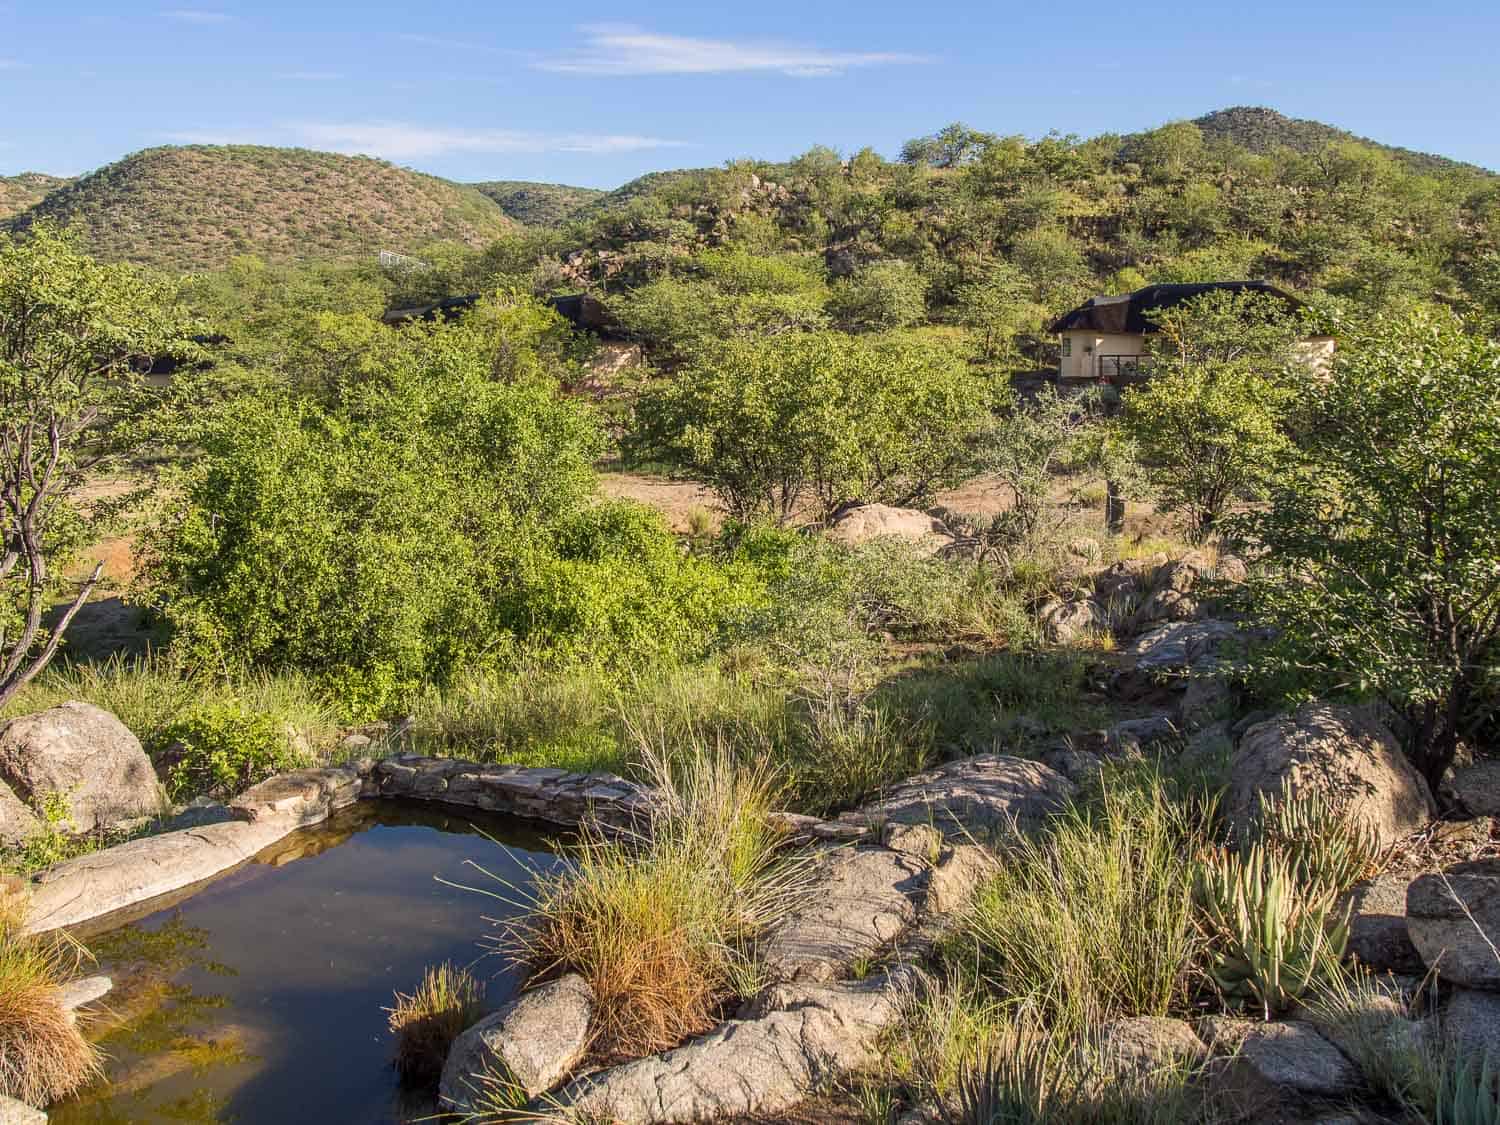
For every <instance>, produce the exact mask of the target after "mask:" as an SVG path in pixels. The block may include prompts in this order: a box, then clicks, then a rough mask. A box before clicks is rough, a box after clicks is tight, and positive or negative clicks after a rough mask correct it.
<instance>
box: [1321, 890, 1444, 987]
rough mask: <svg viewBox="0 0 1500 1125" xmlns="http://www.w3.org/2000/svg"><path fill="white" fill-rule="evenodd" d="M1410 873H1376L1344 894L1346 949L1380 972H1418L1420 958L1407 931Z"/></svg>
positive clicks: (1342, 904)
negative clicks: (1407, 897)
mask: <svg viewBox="0 0 1500 1125" xmlns="http://www.w3.org/2000/svg"><path fill="white" fill-rule="evenodd" d="M1410 885H1411V876H1410V875H1401V874H1399V873H1391V874H1387V875H1378V876H1376V877H1375V878H1374V879H1371V880H1369V881H1368V882H1364V883H1360V884H1359V885H1358V886H1356V887H1354V888H1352V889H1351V890H1350V891H1349V892H1348V894H1346V895H1345V896H1344V898H1343V900H1342V902H1341V903H1340V908H1341V909H1342V908H1346V907H1347V908H1348V910H1349V945H1348V953H1349V955H1350V956H1352V957H1354V958H1356V959H1357V960H1358V961H1359V962H1360V964H1362V965H1365V966H1367V967H1369V968H1371V969H1375V970H1377V971H1379V972H1393V973H1420V972H1422V968H1423V966H1422V958H1421V955H1420V954H1418V953H1417V947H1416V946H1414V945H1413V944H1412V942H1411V937H1410V935H1409V934H1408V933H1407V931H1406V890H1407V887H1408V886H1410Z"/></svg>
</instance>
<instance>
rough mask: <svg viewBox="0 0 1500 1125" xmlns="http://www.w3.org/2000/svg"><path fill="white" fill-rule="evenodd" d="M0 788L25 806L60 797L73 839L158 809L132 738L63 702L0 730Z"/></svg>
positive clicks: (115, 722) (82, 706)
mask: <svg viewBox="0 0 1500 1125" xmlns="http://www.w3.org/2000/svg"><path fill="white" fill-rule="evenodd" d="M0 781H3V782H5V784H7V785H9V786H10V788H11V789H12V790H13V791H14V793H15V795H16V796H17V797H19V798H21V800H23V801H26V802H28V803H30V804H31V805H32V806H33V807H37V808H39V807H41V805H42V803H43V802H44V801H46V800H47V799H48V798H49V797H50V796H52V795H53V794H56V795H57V796H59V797H61V798H62V799H63V800H65V801H66V802H67V806H68V813H69V826H70V827H71V828H72V829H73V830H75V831H78V832H88V831H90V830H92V829H94V828H99V827H107V826H109V825H111V824H114V823H116V822H118V821H122V820H132V819H135V818H138V817H143V816H151V815H152V814H154V813H156V812H158V811H160V808H161V799H160V795H159V793H158V789H157V782H156V771H155V770H154V769H153V768H152V766H151V759H149V758H147V757H146V752H145V751H144V750H142V749H141V743H140V739H138V738H136V736H135V735H133V734H131V733H130V731H129V730H128V729H127V728H126V726H125V724H124V723H122V722H120V720H119V719H117V718H115V717H114V716H113V715H111V714H110V713H109V712H108V711H104V710H101V709H100V708H98V707H95V706H93V705H92V704H90V703H78V702H76V701H69V702H67V703H63V704H61V705H59V706H57V707H53V708H50V709H48V710H46V711H39V712H37V713H36V714H34V715H22V716H20V717H19V718H15V719H11V720H10V721H9V722H7V723H4V724H3V725H0Z"/></svg>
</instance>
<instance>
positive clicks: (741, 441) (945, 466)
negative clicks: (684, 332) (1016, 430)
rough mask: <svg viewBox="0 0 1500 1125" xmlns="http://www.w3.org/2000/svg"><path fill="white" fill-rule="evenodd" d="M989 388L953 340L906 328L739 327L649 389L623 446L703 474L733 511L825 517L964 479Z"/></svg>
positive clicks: (917, 498)
mask: <svg viewBox="0 0 1500 1125" xmlns="http://www.w3.org/2000/svg"><path fill="white" fill-rule="evenodd" d="M986 395H987V391H986V388H985V385H984V383H983V381H982V380H981V378H980V377H979V376H978V375H977V374H976V373H974V372H973V371H971V370H970V369H969V368H968V366H967V365H966V364H965V363H964V362H963V361H962V360H961V358H960V357H959V356H958V355H956V354H955V353H954V352H953V351H951V350H950V349H948V348H945V347H942V346H939V345H935V344H931V343H928V342H926V341H922V340H917V339H913V338H911V337H908V336H901V335H889V336H881V337H874V338H868V339H865V338H859V337H850V336H845V335H842V334H840V333H837V332H810V333H787V334H785V335H780V336H775V337H772V338H770V339H762V340H730V341H728V342H725V343H723V344H721V345H720V346H718V347H716V348H714V349H713V350H711V351H706V352H704V353H703V354H701V355H700V356H699V357H698V359H697V360H696V362H694V363H693V364H692V365H691V366H690V367H688V368H687V369H685V370H683V371H681V372H679V373H678V374H677V375H676V377H675V378H673V379H671V380H669V381H663V382H660V383H657V384H654V385H653V386H651V387H650V388H649V389H648V390H647V391H646V393H645V394H644V395H643V396H642V398H641V400H640V402H639V404H638V406H637V411H636V426H635V428H634V430H633V431H632V432H631V433H630V434H629V435H628V437H627V440H626V449H627V451H628V452H629V453H630V454H631V455H632V456H635V457H641V458H653V459H659V460H662V461H666V462H667V463H669V464H671V465H673V466H675V467H676V468H678V469H680V470H681V471H682V472H684V473H685V474H687V475H689V476H691V477H692V478H693V479H695V480H701V481H703V482H705V483H706V484H707V485H708V486H709V487H710V488H712V489H713V490H714V492H715V493H717V494H718V497H719V499H720V501H721V502H722V503H723V505H724V507H725V509H726V510H727V511H728V512H729V514H730V516H731V517H733V518H734V519H737V520H742V521H751V520H754V519H757V518H765V517H770V518H771V519H774V520H776V521H777V522H780V523H785V522H787V521H788V520H790V519H791V518H792V517H793V515H794V514H795V513H797V512H798V511H799V509H800V508H801V507H802V506H803V505H804V504H809V505H811V508H812V511H813V514H815V515H816V516H818V517H819V518H827V517H829V516H831V515H832V514H833V513H834V512H835V511H836V510H837V509H838V508H839V507H840V506H841V505H844V504H848V503H851V502H855V501H881V502H883V503H888V504H897V505H910V504H916V503H920V502H921V501H922V500H924V499H925V498H926V497H928V496H930V495H931V494H932V492H933V491H935V490H936V489H939V488H943V487H946V486H948V485H951V484H956V483H958V482H959V481H960V480H962V479H963V478H964V477H965V476H966V475H967V474H968V472H969V470H970V467H971V465H972V450H971V449H970V445H969V443H970V439H971V438H972V437H973V436H974V434H975V433H976V432H977V431H978V429H979V428H980V426H981V424H982V422H983V420H984V417H985V409H984V408H985V404H986Z"/></svg>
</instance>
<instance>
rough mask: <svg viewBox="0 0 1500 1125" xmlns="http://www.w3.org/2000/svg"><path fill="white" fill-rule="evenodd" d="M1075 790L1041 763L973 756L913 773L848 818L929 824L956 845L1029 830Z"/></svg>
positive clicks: (994, 756) (983, 755) (1059, 775)
mask: <svg viewBox="0 0 1500 1125" xmlns="http://www.w3.org/2000/svg"><path fill="white" fill-rule="evenodd" d="M1076 789H1077V787H1076V786H1075V785H1074V784H1073V783H1072V782H1071V781H1069V780H1068V779H1067V778H1066V777H1064V776H1063V775H1062V774H1060V773H1058V772H1057V771H1056V770H1054V769H1051V768H1050V767H1048V766H1044V765H1043V764H1042V763H1040V762H1032V761H1027V760H1025V759H1023V758H1013V757H1010V756H1009V755H1006V754H978V755H975V756H974V757H972V758H960V759H958V760H957V761H953V762H948V763H947V764H945V765H942V766H939V767H938V768H937V769H933V770H928V771H927V772H926V773H919V774H915V775H914V776H912V777H909V778H907V779H906V780H905V781H903V782H901V783H900V784H899V785H896V786H895V787H893V788H891V789H890V790H888V791H887V792H886V794H885V796H883V797H882V798H880V799H879V800H878V801H875V802H873V803H872V804H869V805H866V806H865V807H864V808H863V809H861V810H860V811H859V812H858V813H855V814H852V816H853V817H854V818H857V819H860V820H864V821H868V822H878V823H885V822H888V821H898V822H901V823H904V824H931V825H932V826H934V827H935V828H937V829H938V831H940V832H942V833H943V834H944V835H945V836H947V837H948V838H949V839H960V840H961V839H965V838H968V837H970V836H984V835H993V834H995V833H1001V834H1004V833H1009V832H1012V831H1015V830H1017V829H1026V828H1030V827H1034V826H1035V825H1037V824H1039V823H1040V822H1041V821H1042V820H1043V819H1044V818H1045V817H1047V816H1048V815H1049V814H1051V813H1054V812H1057V811H1058V810H1059V809H1061V808H1062V807H1063V805H1064V804H1065V803H1066V802H1067V801H1068V799H1069V798H1070V797H1072V796H1073V794H1074V792H1075V791H1076Z"/></svg>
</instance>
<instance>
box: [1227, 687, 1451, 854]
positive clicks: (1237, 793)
mask: <svg viewBox="0 0 1500 1125" xmlns="http://www.w3.org/2000/svg"><path fill="white" fill-rule="evenodd" d="M1309 792H1318V793H1321V794H1322V795H1323V797H1325V798H1326V799H1327V801H1328V803H1329V805H1330V807H1331V808H1332V810H1333V811H1334V812H1335V813H1336V814H1337V815H1340V816H1343V817H1346V818H1348V819H1349V820H1351V821H1356V822H1360V823H1363V824H1364V825H1366V826H1367V827H1368V828H1370V829H1371V830H1373V831H1374V833H1375V835H1376V836H1377V838H1378V839H1379V842H1380V843H1381V844H1382V845H1386V844H1392V843H1394V842H1396V841H1397V840H1399V839H1401V838H1402V837H1403V836H1406V835H1408V834H1410V833H1411V832H1414V831H1415V830H1417V829H1418V828H1421V827H1422V826H1423V825H1425V824H1426V823H1427V822H1428V821H1429V820H1430V819H1431V818H1432V814H1433V805H1432V796H1431V794H1430V793H1429V792H1428V790H1427V783H1426V782H1425V781H1423V780H1422V778H1421V777H1420V776H1419V775H1418V774H1417V772H1416V771H1415V770H1414V769H1412V767H1411V764H1410V763H1409V762H1408V761H1407V760H1406V755H1405V754H1403V753H1402V752H1401V747H1400V746H1398V745H1397V744H1396V740H1395V739H1394V738H1393V737H1392V736H1391V734H1390V732H1389V731H1387V730H1386V729H1385V728H1384V727H1381V726H1379V725H1378V724H1376V723H1375V722H1373V721H1372V720H1371V719H1370V718H1369V717H1368V716H1367V715H1365V714H1363V713H1361V712H1360V711H1358V710H1356V709H1355V708H1352V707H1341V706H1334V705H1331V704H1327V703H1308V704H1304V705H1303V706H1301V707H1299V708H1298V709H1297V710H1296V711H1295V712H1294V713H1292V714H1290V715H1280V716H1278V717H1277V718H1275V719H1270V720H1268V721H1266V722H1264V723H1259V724H1257V725H1256V726H1253V727H1251V728H1250V729H1249V730H1248V731H1246V732H1245V736H1244V737H1243V738H1242V739H1241V740H1240V744H1239V748H1238V749H1237V750H1236V751H1235V754H1234V759H1233V761H1232V763H1231V764H1230V776H1229V792H1228V794H1227V797H1226V801H1225V812H1226V813H1227V815H1228V817H1229V820H1230V823H1231V824H1233V825H1234V826H1235V827H1236V829H1237V830H1239V831H1241V832H1247V831H1250V830H1251V829H1252V828H1253V826H1254V825H1255V823H1256V822H1257V820H1258V818H1259V815H1260V799H1261V798H1262V796H1264V797H1265V798H1266V799H1267V800H1279V799H1281V798H1282V797H1283V796H1286V795H1291V796H1300V795H1302V794H1306V793H1309Z"/></svg>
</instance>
